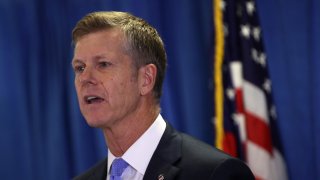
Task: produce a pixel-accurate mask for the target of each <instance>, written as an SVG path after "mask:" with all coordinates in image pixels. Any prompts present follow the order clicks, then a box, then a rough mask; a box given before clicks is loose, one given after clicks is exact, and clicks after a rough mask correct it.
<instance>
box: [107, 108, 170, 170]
mask: <svg viewBox="0 0 320 180" xmlns="http://www.w3.org/2000/svg"><path fill="white" fill-rule="evenodd" d="M165 129H166V122H165V121H164V120H163V118H162V116H161V115H160V114H159V115H158V116H157V118H156V120H155V121H154V122H153V123H152V125H151V126H150V127H149V128H148V129H147V130H146V131H145V132H144V133H143V134H142V136H141V137H140V138H139V139H138V140H137V141H136V142H134V143H133V144H132V145H131V147H130V148H129V149H128V150H127V151H126V152H125V153H124V154H123V156H122V159H124V160H125V161H126V162H127V163H128V164H130V166H131V167H133V168H134V169H136V170H137V171H138V172H139V173H141V174H143V175H144V173H145V172H146V169H147V167H148V164H149V161H150V160H151V157H152V155H153V153H154V151H155V150H156V148H157V146H158V144H159V142H160V139H161V137H162V135H163V133H164V131H165ZM115 158H116V157H115V156H114V155H113V154H112V153H111V152H110V150H108V170H109V171H110V167H111V164H112V162H113V160H114V159H115Z"/></svg>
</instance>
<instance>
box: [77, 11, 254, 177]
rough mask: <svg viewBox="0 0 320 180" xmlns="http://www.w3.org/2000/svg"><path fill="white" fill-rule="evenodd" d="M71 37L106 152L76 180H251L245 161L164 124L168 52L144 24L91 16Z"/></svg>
mask: <svg viewBox="0 0 320 180" xmlns="http://www.w3.org/2000/svg"><path fill="white" fill-rule="evenodd" d="M72 36H73V43H74V45H75V49H74V58H73V60H72V66H73V69H74V71H75V87H76V91H77V95H78V101H79V104H80V109H81V112H82V114H83V115H84V117H85V119H86V121H87V123H88V124H89V125H90V126H92V127H96V128H101V129H102V131H103V133H104V137H105V140H106V143H107V146H108V157H107V158H106V159H105V160H103V161H101V162H100V163H98V164H97V165H95V166H94V167H92V168H91V169H89V170H88V171H87V172H85V173H83V174H82V175H80V176H78V177H76V178H75V179H80V180H81V179H92V180H93V179H101V180H102V179H103V180H105V179H107V180H108V179H130V180H131V179H135V180H138V179H139V180H141V179H147V180H149V179H150V180H151V179H246V180H250V179H254V177H253V175H252V173H251V171H250V169H249V168H248V167H247V166H246V165H245V164H244V163H243V162H241V161H240V160H237V159H234V158H231V157H230V156H228V155H226V154H224V153H223V152H221V151H219V150H217V149H215V148H213V147H211V146H209V145H206V144H204V143H202V142H200V141H198V140H196V139H194V138H192V137H190V136H188V135H185V134H182V133H179V132H177V131H176V130H175V129H174V128H173V127H171V126H170V125H169V124H168V123H167V122H165V121H164V120H163V118H162V117H161V115H160V106H159V101H160V97H161V89H162V82H163V79H164V74H165V69H166V53H165V49H164V46H163V42H162V40H161V38H160V36H159V35H158V33H157V31H156V30H155V29H154V28H153V27H151V26H150V25H149V24H147V22H145V21H144V20H142V19H140V18H138V17H135V16H133V15H131V14H129V13H124V12H94V13H90V14H88V15H86V16H85V17H84V18H83V19H81V20H80V21H79V22H78V23H77V25H76V27H75V28H74V30H73V33H72ZM115 172H117V173H118V174H115ZM117 176H118V177H117Z"/></svg>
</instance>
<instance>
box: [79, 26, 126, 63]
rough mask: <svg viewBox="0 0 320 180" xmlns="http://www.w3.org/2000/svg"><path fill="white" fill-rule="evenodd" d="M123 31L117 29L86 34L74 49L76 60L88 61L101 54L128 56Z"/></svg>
mask: <svg viewBox="0 0 320 180" xmlns="http://www.w3.org/2000/svg"><path fill="white" fill-rule="evenodd" d="M124 46H125V40H124V34H123V33H122V31H120V30H119V29H116V28H112V29H107V30H102V31H97V32H93V33H89V34H86V35H84V36H82V37H80V38H79V39H78V41H77V42H76V44H75V49H74V60H75V59H87V58H90V56H99V55H101V54H109V55H112V54H118V55H120V54H126V50H125V48H124Z"/></svg>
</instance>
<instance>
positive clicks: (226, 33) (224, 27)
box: [223, 24, 229, 37]
mask: <svg viewBox="0 0 320 180" xmlns="http://www.w3.org/2000/svg"><path fill="white" fill-rule="evenodd" d="M223 33H224V36H225V37H226V36H228V35H229V28H228V25H227V24H224V25H223Z"/></svg>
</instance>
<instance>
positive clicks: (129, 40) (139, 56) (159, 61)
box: [72, 11, 166, 102]
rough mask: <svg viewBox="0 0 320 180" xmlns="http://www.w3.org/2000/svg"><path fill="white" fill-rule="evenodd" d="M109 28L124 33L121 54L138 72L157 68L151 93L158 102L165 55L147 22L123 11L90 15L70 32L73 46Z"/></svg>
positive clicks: (161, 45)
mask: <svg viewBox="0 0 320 180" xmlns="http://www.w3.org/2000/svg"><path fill="white" fill-rule="evenodd" d="M112 28H119V29H120V30H121V31H122V32H123V34H124V37H125V39H124V43H125V44H124V51H126V52H127V53H128V54H129V55H130V56H131V57H132V59H133V61H134V62H133V64H134V66H135V67H136V68H137V69H139V68H140V67H142V66H144V65H147V64H154V65H155V66H156V68H157V75H156V82H155V86H154V89H153V94H154V97H155V99H156V100H157V101H158V102H159V100H160V97H161V92H162V84H163V80H164V75H165V70H166V52H165V49H164V45H163V42H162V40H161V38H160V36H159V34H158V32H157V31H156V29H154V28H153V27H152V26H150V25H149V24H148V23H147V22H146V21H144V20H143V19H141V18H138V17H135V16H133V15H131V14H129V13H125V12H114V11H111V12H93V13H90V14H88V15H86V16H85V17H83V18H82V19H81V20H80V21H79V22H78V23H77V25H76V26H75V28H74V29H73V31H72V40H73V44H74V45H76V44H77V42H78V41H79V39H81V38H82V37H83V36H85V35H87V34H90V33H94V32H98V31H103V30H107V29H112Z"/></svg>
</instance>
